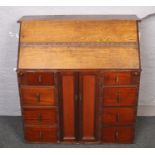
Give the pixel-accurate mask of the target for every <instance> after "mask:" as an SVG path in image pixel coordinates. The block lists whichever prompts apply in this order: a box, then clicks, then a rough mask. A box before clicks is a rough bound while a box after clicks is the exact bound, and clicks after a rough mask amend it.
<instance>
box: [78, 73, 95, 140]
mask: <svg viewBox="0 0 155 155" xmlns="http://www.w3.org/2000/svg"><path fill="white" fill-rule="evenodd" d="M80 84H81V87H82V89H81V94H82V101H81V107H82V108H81V110H82V111H81V114H82V117H81V119H80V121H82V122H81V127H82V130H81V139H82V140H86V141H91V140H92V141H93V140H95V139H96V134H95V128H96V125H95V119H96V117H95V114H96V113H95V110H96V107H95V106H96V75H94V74H87V73H86V74H83V75H81V76H80Z"/></svg>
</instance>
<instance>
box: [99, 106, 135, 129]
mask: <svg viewBox="0 0 155 155" xmlns="http://www.w3.org/2000/svg"><path fill="white" fill-rule="evenodd" d="M135 112H136V111H135V108H128V107H125V108H104V109H103V115H102V122H103V125H104V126H106V125H133V124H134V122H135V114H136V113H135Z"/></svg>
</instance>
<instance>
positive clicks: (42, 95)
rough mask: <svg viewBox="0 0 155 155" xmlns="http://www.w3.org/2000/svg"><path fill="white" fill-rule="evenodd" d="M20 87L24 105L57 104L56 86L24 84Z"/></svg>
mask: <svg viewBox="0 0 155 155" xmlns="http://www.w3.org/2000/svg"><path fill="white" fill-rule="evenodd" d="M20 89H21V98H22V103H23V104H24V105H35V106H37V105H52V106H53V105H55V96H54V95H55V88H54V87H41V86H37V87H33V86H22V87H20Z"/></svg>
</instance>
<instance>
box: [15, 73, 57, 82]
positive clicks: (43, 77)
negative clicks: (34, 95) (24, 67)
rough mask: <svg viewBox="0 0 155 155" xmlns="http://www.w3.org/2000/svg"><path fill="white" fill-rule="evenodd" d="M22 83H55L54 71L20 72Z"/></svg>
mask: <svg viewBox="0 0 155 155" xmlns="http://www.w3.org/2000/svg"><path fill="white" fill-rule="evenodd" d="M18 77H19V82H20V84H21V85H54V73H50V72H19V73H18Z"/></svg>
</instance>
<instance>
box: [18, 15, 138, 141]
mask: <svg viewBox="0 0 155 155" xmlns="http://www.w3.org/2000/svg"><path fill="white" fill-rule="evenodd" d="M138 22H139V19H138V18H137V17H136V16H134V15H130V16H120V15H118V16H117V15H115V16H110V15H107V16H102V15H98V16H84V15H83V16H73V15H70V16H58V15H57V16H24V17H22V18H21V19H20V20H19V23H20V35H19V36H20V37H19V54H18V63H17V76H18V83H19V94H20V102H21V110H22V116H23V127H24V135H25V140H26V142H29V143H133V141H134V133H135V122H136V113H137V102H138V93H139V83H140V72H141V66H140V52H139V33H138Z"/></svg>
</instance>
